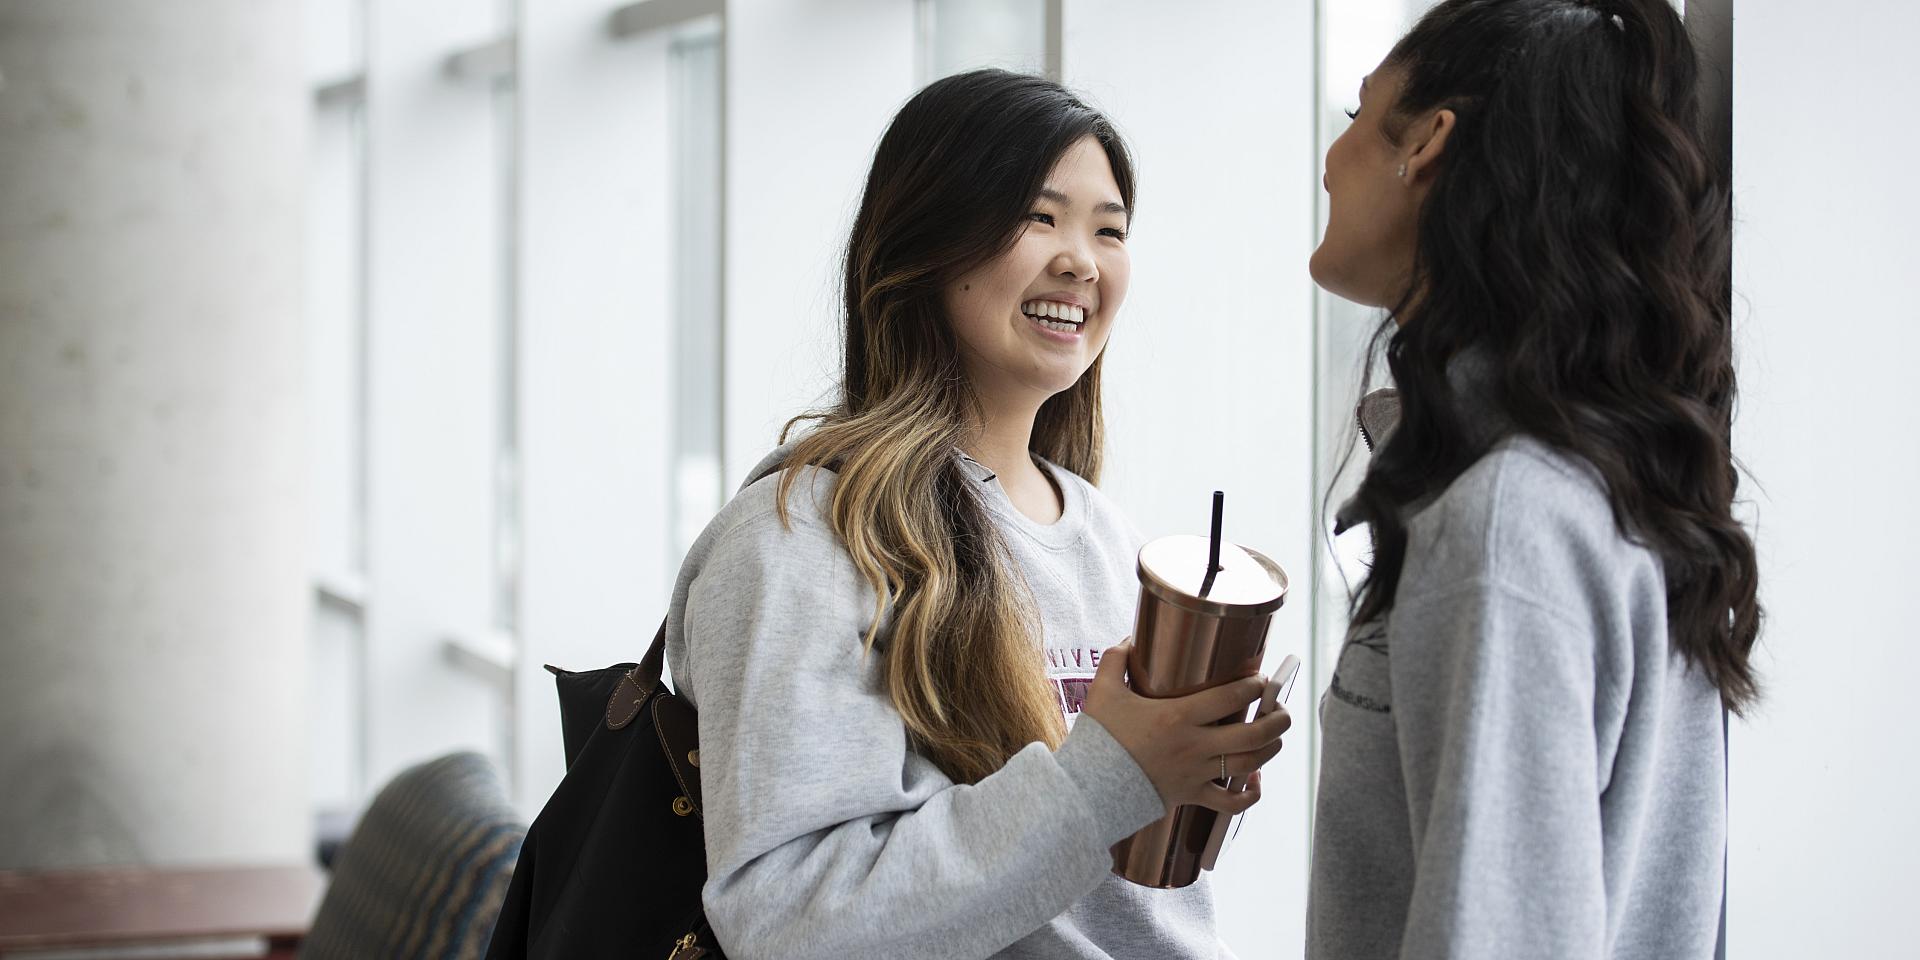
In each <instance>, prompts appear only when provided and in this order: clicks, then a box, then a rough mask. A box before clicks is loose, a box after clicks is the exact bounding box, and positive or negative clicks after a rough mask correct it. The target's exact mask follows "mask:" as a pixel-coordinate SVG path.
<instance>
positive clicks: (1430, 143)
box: [1401, 109, 1454, 186]
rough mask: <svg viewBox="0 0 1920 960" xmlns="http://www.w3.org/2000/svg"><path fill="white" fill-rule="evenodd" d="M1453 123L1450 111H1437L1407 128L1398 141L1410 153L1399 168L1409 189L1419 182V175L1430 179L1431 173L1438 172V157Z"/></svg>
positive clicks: (1451, 130) (1450, 132)
mask: <svg viewBox="0 0 1920 960" xmlns="http://www.w3.org/2000/svg"><path fill="white" fill-rule="evenodd" d="M1453 121H1454V115H1453V111H1452V110H1446V109H1440V110H1435V111H1434V112H1432V113H1430V114H1428V115H1427V117H1426V119H1424V120H1421V121H1419V122H1417V123H1412V124H1408V125H1407V130H1406V133H1405V134H1404V135H1403V137H1402V142H1404V143H1405V144H1406V145H1407V147H1408V148H1409V149H1411V150H1412V151H1413V152H1412V153H1411V154H1410V155H1409V156H1408V157H1407V160H1406V164H1405V166H1404V167H1403V168H1402V169H1404V170H1405V171H1406V172H1405V173H1404V174H1403V175H1402V178H1401V179H1403V180H1405V181H1406V182H1407V184H1408V185H1409V186H1411V185H1413V184H1417V183H1422V182H1423V179H1422V178H1423V176H1424V177H1425V178H1426V179H1428V180H1430V179H1431V178H1432V173H1433V171H1435V170H1438V169H1439V163H1440V156H1441V154H1443V153H1445V152H1446V149H1447V137H1448V136H1450V135H1451V134H1452V133H1453Z"/></svg>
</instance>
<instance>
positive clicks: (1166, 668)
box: [1113, 535, 1287, 888]
mask: <svg viewBox="0 0 1920 960" xmlns="http://www.w3.org/2000/svg"><path fill="white" fill-rule="evenodd" d="M1217 542H1218V540H1217V535H1216V538H1215V540H1212V541H1210V540H1209V539H1208V538H1206V537H1196V536H1188V535H1179V536H1171V537H1161V538H1160V539H1158V540H1155V541H1153V542H1152V543H1149V544H1147V545H1146V546H1145V547H1143V548H1141V550H1140V563H1139V574H1140V609H1139V612H1138V613H1137V614H1136V615H1135V618H1134V624H1133V652H1132V654H1131V655H1129V657H1128V660H1127V676H1128V685H1129V686H1131V687H1132V688H1133V690H1134V692H1135V693H1138V694H1140V695H1141V696H1146V697H1184V696H1186V695H1188V694H1191V693H1198V692H1200V691H1201V690H1205V689H1207V688H1209V687H1214V686H1218V685H1220V684H1223V683H1230V682H1232V681H1235V680H1239V679H1242V678H1244V677H1249V676H1252V675H1254V674H1255V673H1258V672H1259V671H1260V659H1261V656H1262V655H1263V654H1264V653H1265V652H1266V647H1267V626H1268V624H1269V623H1270V622H1271V621H1272V619H1273V612H1274V611H1275V610H1278V609H1280V605H1281V604H1282V603H1285V602H1286V598H1287V574H1286V572H1285V571H1283V570H1281V569H1280V565H1279V564H1276V563H1274V562H1273V561H1272V560H1269V559H1267V558H1266V557H1265V556H1263V555H1262V554H1260V553H1259V552H1258V551H1255V550H1250V549H1248V548H1246V547H1240V546H1236V545H1234V544H1231V543H1221V544H1219V547H1218V550H1219V560H1218V562H1217V564H1215V563H1214V561H1213V560H1212V555H1213V551H1214V549H1215V547H1214V544H1215V543H1217ZM1210 573H1211V575H1209V574H1210ZM1245 718H1246V716H1245V712H1244V711H1237V712H1236V713H1235V714H1233V715H1230V716H1227V717H1223V718H1221V722H1222V723H1238V722H1241V721H1243V720H1245ZM1225 827H1226V822H1225V819H1224V818H1223V815H1221V814H1219V813H1217V812H1216V811H1213V810H1209V809H1207V808H1206V807H1198V806H1181V807H1176V808H1175V809H1174V811H1173V812H1172V813H1170V814H1168V815H1167V816H1165V817H1163V818H1161V819H1160V820H1157V821H1155V822H1154V823H1152V824H1149V825H1148V826H1146V827H1145V828H1143V829H1142V830H1140V831H1139V832H1138V833H1135V834H1134V835H1133V836H1131V837H1128V838H1127V839H1125V840H1122V841H1120V842H1119V843H1117V844H1114V846H1113V872H1114V873H1115V874H1118V875H1119V876H1121V877H1123V878H1125V879H1127V880H1131V881H1133V882H1134V883H1138V884H1142V885H1144V886H1149V887H1160V888H1172V887H1184V886H1187V885H1188V884H1190V883H1192V882H1194V881H1195V880H1197V879H1199V878H1200V870H1201V868H1202V867H1211V866H1212V865H1213V863H1212V860H1213V855H1215V854H1217V853H1218V851H1219V843H1220V839H1221V838H1222V837H1223V836H1224V833H1225ZM1216 828H1218V829H1216ZM1210 843H1211V847H1212V849H1211V850H1209V845H1210Z"/></svg>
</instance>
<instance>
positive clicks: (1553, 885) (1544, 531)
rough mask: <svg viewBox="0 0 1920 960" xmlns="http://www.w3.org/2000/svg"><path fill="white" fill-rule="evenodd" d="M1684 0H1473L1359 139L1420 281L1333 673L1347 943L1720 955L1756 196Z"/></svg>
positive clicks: (1386, 75) (1359, 231) (1406, 312)
mask: <svg viewBox="0 0 1920 960" xmlns="http://www.w3.org/2000/svg"><path fill="white" fill-rule="evenodd" d="M1697 72H1698V67H1697V65H1696V61H1695V56H1694V52H1693V49H1692V47H1691V45H1690V43H1689V41H1688V38H1687V35H1686V32H1685V30H1684V29H1683V27H1682V24H1681V22H1680V20H1679V18H1678V17H1677V16H1676V15H1675V14H1674V11H1673V9H1672V8H1671V7H1670V6H1669V5H1668V4H1667V3H1666V2H1665V0H1447V2H1443V3H1441V4H1439V5H1438V6H1436V7H1435V8H1434V9H1432V10H1431V11H1430V12H1428V13H1427V14H1426V15H1425V16H1424V17H1423V18H1421V20H1420V21H1419V22H1418V23H1417V24H1416V25H1415V26H1414V27H1413V29H1412V30H1411V31H1410V32H1409V33H1408V34H1407V35H1406V36H1405V37H1404V38H1403V39H1401V40H1400V41H1399V43H1398V44H1397V45H1396V46H1395V47H1394V48H1393V50H1392V51H1391V52H1390V53H1389V54H1388V55H1387V57H1386V58H1385V60H1384V61H1382V63H1381V64H1380V66H1379V67H1378V68H1377V69H1376V70H1375V71H1374V72H1373V73H1372V74H1371V75H1370V76H1369V77H1368V78H1367V80H1366V81H1365V83H1363V85H1362V87H1361V90H1360V104H1359V108H1358V110H1357V111H1356V112H1355V113H1354V122H1353V124H1352V126H1351V127H1349V128H1348V129H1347V131H1346V132H1345V133H1344V134H1343V135H1342V136H1341V137H1340V138H1339V139H1338V140H1337V141H1336V142H1335V143H1334V144H1333V145H1332V147H1331V148H1330V149H1329V150H1328V152H1327V172H1326V178H1325V185H1326V188H1327V191H1328V194H1329V197H1330V216H1329V220H1328V225H1327V231H1326V237H1325V239H1324V241H1323V242H1322V244H1321V246H1320V247H1319V249H1318V250H1317V251H1316V252H1315V253H1314V256H1313V262H1312V271H1313V275H1314V278H1315V280H1316V281H1318V282H1319V283H1320V284H1321V285H1322V286H1323V287H1325V288H1326V289H1328V290H1330V291H1332V292H1333V293H1336V294H1338V295H1340V296H1343V297H1346V298H1347V299H1350V300H1354V301H1357V302H1360V303H1363V304H1369V305H1375V306H1380V307H1383V308H1385V309H1386V311H1387V313H1388V315H1389V321H1390V322H1389V323H1387V324H1385V325H1384V326H1383V328H1382V335H1383V336H1384V337H1386V339H1385V359H1386V363H1387V366H1388V368H1389V369H1390V370H1391V373H1392V378H1393V386H1394V387H1395V388H1396V389H1397V401H1398V418H1397V423H1396V422H1393V421H1392V419H1391V418H1390V417H1386V416H1379V417H1375V416H1372V415H1371V414H1372V413H1374V412H1378V411H1391V409H1392V407H1393V404H1392V403H1391V402H1383V401H1382V398H1374V399H1375V401H1376V402H1373V403H1363V405H1362V417H1361V419H1362V427H1363V430H1364V431H1366V432H1367V433H1368V434H1369V435H1370V436H1369V440H1370V442H1371V443H1372V444H1373V445H1374V447H1375V449H1374V452H1373V456H1372V459H1371V461H1370V463H1369V464H1368V467H1367V471H1366V475H1365V478H1364V480H1363V481H1362V483H1361V486H1360V488H1359V492H1358V494H1357V495H1356V496H1355V497H1354V498H1353V499H1352V500H1351V501H1349V503H1348V504H1347V505H1346V506H1345V507H1344V508H1343V509H1342V511H1341V519H1342V522H1343V524H1352V523H1365V524H1367V525H1368V526H1369V528H1370V530H1371V534H1372V538H1373V542H1374V556H1373V562H1372V566H1371V569H1370V571H1369V573H1368V575H1367V577H1366V579H1365V580H1364V582H1363V583H1362V584H1361V585H1360V587H1359V589H1358V591H1357V593H1356V597H1355V603H1354V608H1353V623H1354V627H1353V628H1352V630H1351V632H1350V633H1349V635H1348V638H1347V641H1346V644H1345V646H1344V648H1343V649H1342V651H1341V655H1340V659H1339V663H1338V666H1337V667H1336V669H1335V672H1334V675H1333V680H1332V684H1331V686H1330V688H1329V690H1328V693H1327V696H1326V698H1325V699H1324V700H1323V701H1322V707H1321V710H1322V718H1323V723H1324V732H1323V736H1324V750H1323V753H1322V757H1323V762H1322V768H1321V775H1320V786H1319V800H1318V804H1317V806H1316V827H1315V834H1314V851H1313V868H1312V881H1311V886H1310V890H1311V893H1310V899H1311V903H1310V907H1309V919H1308V941H1309V945H1308V951H1307V954H1308V956H1309V957H1313V958H1341V960H1347V958H1373V957H1399V958H1410V957H1553V958H1583V957H1593V958H1600V957H1608V958H1648V960H1652V958H1661V960H1667V958H1703V957H1708V956H1711V955H1712V953H1713V949H1714V944H1715V935H1716V927H1717V919H1718V915H1719V907H1720V902H1721V891H1722V866H1723V851H1724V844H1725V836H1726V820H1725V815H1724V809H1725V808H1724V799H1725V794H1724V775H1725V766H1724V763H1725V758H1724V754H1723V748H1722V727H1721V722H1722V716H1723V714H1722V709H1723V707H1724V708H1727V709H1731V710H1733V711H1736V712H1737V711H1739V710H1741V709H1743V708H1745V707H1747V706H1749V705H1750V704H1752V703H1753V702H1754V699H1755V697H1756V696H1757V685H1756V680H1755V676H1754V671H1753V667H1752V665H1751V663H1750V662H1749V652H1750V651H1751V649H1752V647H1753V643H1754V638H1755V636H1756V633H1757V631H1758V627H1759V620H1760V611H1759V607H1758V605H1757V603H1756V599H1755V596H1756V593H1755V588H1756V579H1757V574H1756V568H1755V561H1754V547H1753V543H1752V541H1751V539H1750V538H1749V536H1748V534H1747V532H1746V531H1745V530H1744V529H1743V528H1742V527H1741V525H1740V524H1739V523H1738V522H1736V521H1735V519H1734V517H1733V515H1732V512H1731V511H1732V505H1733V498H1734V492H1735V486H1736V472H1735V464H1734V461H1733V458H1732V455H1731V452H1730V451H1729V447H1728V443H1729V440H1728V436H1729V425H1730V418H1731V415H1732V410H1733V402H1734V386H1735V385H1734V368H1733V359H1732V353H1731V343H1730V340H1731V337H1730V326H1729V317H1728V306H1727V303H1726V290H1727V251H1728V231H1729V227H1728V200H1727V189H1726V185H1725V181H1724V179H1723V176H1722V174H1721V172H1720V171H1718V170H1716V169H1715V168H1714V166H1713V164H1711V163H1710V162H1709V161H1708V159H1707V157H1706V154H1705V153H1704V151H1703V148H1702V142H1701V138H1700V135H1699V133H1698V116H1697V114H1698V112H1699V104H1698V102H1697V99H1696V92H1695V77H1696V74H1697Z"/></svg>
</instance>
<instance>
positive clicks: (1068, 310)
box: [1020, 300, 1087, 325]
mask: <svg viewBox="0 0 1920 960" xmlns="http://www.w3.org/2000/svg"><path fill="white" fill-rule="evenodd" d="M1020 312H1021V313H1024V314H1026V315H1027V316H1030V317H1034V318H1036V319H1043V320H1045V319H1052V320H1061V321H1065V322H1067V323H1071V324H1075V325H1078V324H1082V323H1085V322H1087V311H1086V309H1085V308H1083V307H1076V306H1073V305H1072V304H1067V303H1061V302H1059V301H1057V300H1028V301H1027V302H1026V303H1023V304H1021V305H1020Z"/></svg>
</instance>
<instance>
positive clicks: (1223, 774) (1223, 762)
mask: <svg viewBox="0 0 1920 960" xmlns="http://www.w3.org/2000/svg"><path fill="white" fill-rule="evenodd" d="M1220 779H1222V780H1226V779H1228V777H1227V755H1226V754H1224V753H1223V754H1221V755H1220Z"/></svg>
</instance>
